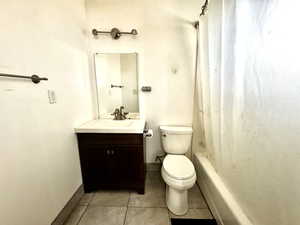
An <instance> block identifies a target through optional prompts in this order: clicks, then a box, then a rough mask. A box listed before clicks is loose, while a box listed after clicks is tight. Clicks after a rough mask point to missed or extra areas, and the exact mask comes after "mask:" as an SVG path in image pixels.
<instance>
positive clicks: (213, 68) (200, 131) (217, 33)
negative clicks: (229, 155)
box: [193, 1, 222, 165]
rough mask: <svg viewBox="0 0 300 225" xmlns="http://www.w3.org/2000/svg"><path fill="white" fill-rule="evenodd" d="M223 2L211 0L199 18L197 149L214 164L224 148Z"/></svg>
mask: <svg viewBox="0 0 300 225" xmlns="http://www.w3.org/2000/svg"><path fill="white" fill-rule="evenodd" d="M221 6H222V4H221V1H211V3H210V5H209V8H210V10H209V13H208V14H207V15H205V16H201V17H200V19H199V29H198V32H199V34H198V46H199V48H198V66H197V68H198V69H197V74H196V88H195V90H196V92H195V110H194V130H195V136H197V137H195V138H194V143H193V145H194V146H195V145H197V147H196V148H195V149H194V150H199V151H201V152H202V153H203V154H205V155H206V156H207V157H208V158H209V159H210V160H211V162H212V163H213V164H214V165H215V163H216V159H215V157H216V156H217V155H218V154H216V151H218V150H219V149H220V88H221V86H220V81H221V80H220V78H221V74H220V72H221V30H222V29H221V28H222V27H221V18H222V7H221ZM211 8H213V10H211Z"/></svg>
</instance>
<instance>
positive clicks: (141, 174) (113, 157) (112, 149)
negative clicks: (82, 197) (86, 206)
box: [75, 119, 146, 194]
mask: <svg viewBox="0 0 300 225" xmlns="http://www.w3.org/2000/svg"><path fill="white" fill-rule="evenodd" d="M144 130H145V121H144V120H123V121H116V120H111V119H107V120H106V119H103V120H93V121H90V122H88V123H85V124H83V125H82V126H80V127H78V128H76V129H75V131H76V133H77V138H78V145H79V155H80V164H81V171H82V178H83V186H84V191H85V192H86V193H88V192H92V191H95V190H99V189H134V190H136V191H137V192H138V193H140V194H144V191H145V153H146V151H145V137H144Z"/></svg>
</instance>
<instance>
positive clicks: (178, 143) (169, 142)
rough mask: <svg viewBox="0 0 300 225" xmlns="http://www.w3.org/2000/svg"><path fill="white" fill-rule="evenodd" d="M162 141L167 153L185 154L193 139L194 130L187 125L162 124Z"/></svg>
mask: <svg viewBox="0 0 300 225" xmlns="http://www.w3.org/2000/svg"><path fill="white" fill-rule="evenodd" d="M159 129H160V135H161V142H162V147H163V149H164V151H165V152H166V153H167V154H178V155H183V154H185V153H186V152H187V151H188V150H189V148H190V146H191V141H192V133H193V130H192V128H191V127H185V126H160V127H159Z"/></svg>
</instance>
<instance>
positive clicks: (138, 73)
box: [92, 51, 141, 119]
mask: <svg viewBox="0 0 300 225" xmlns="http://www.w3.org/2000/svg"><path fill="white" fill-rule="evenodd" d="M97 54H135V55H136V72H137V92H138V106H139V112H138V114H139V115H140V116H141V91H140V87H141V85H140V69H139V68H140V67H139V53H138V52H137V51H133V52H132V51H128V52H95V53H93V54H92V57H93V60H92V62H93V66H92V68H93V72H92V73H93V79H94V80H93V83H94V92H95V95H96V107H97V110H96V113H97V119H101V117H100V99H99V94H98V91H99V87H98V85H97V73H96V55H97Z"/></svg>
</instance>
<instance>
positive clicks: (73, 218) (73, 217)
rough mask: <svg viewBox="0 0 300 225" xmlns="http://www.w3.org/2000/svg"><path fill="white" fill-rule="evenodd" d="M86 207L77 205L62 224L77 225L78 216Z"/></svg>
mask: <svg viewBox="0 0 300 225" xmlns="http://www.w3.org/2000/svg"><path fill="white" fill-rule="evenodd" d="M86 208H87V206H80V205H79V206H77V207H76V208H75V209H74V211H73V212H72V213H71V215H70V216H69V218H68V220H67V221H66V223H64V225H77V224H78V222H79V220H80V218H81V217H82V215H83V214H84V213H85V210H86Z"/></svg>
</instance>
